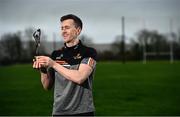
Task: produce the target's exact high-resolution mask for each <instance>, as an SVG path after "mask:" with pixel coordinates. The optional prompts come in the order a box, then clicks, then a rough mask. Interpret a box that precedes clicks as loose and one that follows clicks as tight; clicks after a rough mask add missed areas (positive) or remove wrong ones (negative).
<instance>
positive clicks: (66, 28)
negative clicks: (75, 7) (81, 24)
mask: <svg viewBox="0 0 180 117" xmlns="http://www.w3.org/2000/svg"><path fill="white" fill-rule="evenodd" d="M80 32H81V29H80V28H76V27H75V24H74V20H72V19H67V20H64V21H63V22H61V35H62V37H63V39H64V42H65V43H68V42H71V41H72V40H73V39H76V38H77V36H78V35H79V34H80Z"/></svg>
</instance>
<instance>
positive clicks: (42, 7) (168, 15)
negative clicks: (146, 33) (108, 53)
mask: <svg viewBox="0 0 180 117" xmlns="http://www.w3.org/2000/svg"><path fill="white" fill-rule="evenodd" d="M179 11H180V0H0V36H2V35H3V34H5V33H8V32H12V33H13V32H17V31H24V30H25V29H26V28H29V27H33V28H41V30H42V31H43V32H44V33H45V34H46V35H47V38H48V40H49V41H52V40H53V34H55V35H56V38H57V40H61V39H62V37H61V36H60V34H59V32H60V22H59V19H60V17H61V16H63V15H66V14H75V15H77V16H79V17H80V18H81V19H82V21H83V24H84V27H83V31H82V33H81V35H86V36H87V37H89V38H91V39H92V40H93V42H95V43H111V42H113V41H114V40H115V38H116V36H118V35H121V34H122V29H121V27H122V26H121V18H122V16H124V17H125V35H126V37H128V38H131V37H135V36H136V35H137V32H138V31H139V30H140V29H143V28H147V29H150V30H158V31H159V32H160V33H168V32H170V31H171V29H172V31H173V32H177V31H178V29H180V12H179ZM170 21H171V22H172V23H171V24H172V25H171V26H172V28H171V29H170Z"/></svg>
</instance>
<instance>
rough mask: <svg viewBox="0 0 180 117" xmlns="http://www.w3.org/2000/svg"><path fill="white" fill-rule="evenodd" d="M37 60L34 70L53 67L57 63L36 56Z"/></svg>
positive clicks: (47, 58) (44, 57) (45, 57)
mask: <svg viewBox="0 0 180 117" xmlns="http://www.w3.org/2000/svg"><path fill="white" fill-rule="evenodd" d="M35 59H36V60H34V63H33V68H35V69H40V68H42V67H45V68H47V67H52V66H53V64H54V63H55V61H53V60H52V59H51V58H49V57H47V56H36V57H35Z"/></svg>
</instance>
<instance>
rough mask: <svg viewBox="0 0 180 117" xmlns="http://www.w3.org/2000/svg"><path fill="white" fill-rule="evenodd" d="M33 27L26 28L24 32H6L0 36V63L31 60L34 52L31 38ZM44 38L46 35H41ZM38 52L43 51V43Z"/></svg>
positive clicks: (42, 52) (6, 63)
mask: <svg viewBox="0 0 180 117" xmlns="http://www.w3.org/2000/svg"><path fill="white" fill-rule="evenodd" d="M32 34H33V29H32V28H27V29H26V30H25V31H24V32H16V33H7V34H4V35H2V36H1V38H0V55H1V56H0V65H8V64H12V63H17V62H21V63H22V62H32V59H33V57H34V55H35V54H34V52H35V44H34V40H33V39H32ZM42 38H43V40H45V38H46V35H45V34H43V35H42ZM40 53H41V54H43V55H47V54H46V53H45V48H44V46H43V43H42V44H41V48H40Z"/></svg>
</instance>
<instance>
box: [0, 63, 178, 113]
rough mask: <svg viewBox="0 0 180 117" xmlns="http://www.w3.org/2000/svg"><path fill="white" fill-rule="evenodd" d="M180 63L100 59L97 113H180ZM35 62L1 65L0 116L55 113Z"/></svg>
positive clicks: (95, 98) (95, 90)
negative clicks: (104, 60) (33, 67)
mask: <svg viewBox="0 0 180 117" xmlns="http://www.w3.org/2000/svg"><path fill="white" fill-rule="evenodd" d="M179 69H180V62H175V63H173V64H170V63H169V62H159V61H155V62H149V63H147V64H142V63H140V62H128V63H126V64H122V63H120V62H99V63H98V64H97V69H96V74H95V79H94V90H93V92H94V101H95V106H96V115H121V116H125V115H128V116H131V115H137V116H138V115H139V116H140V115H148V116H153V115H156V116H159V115H162V116H165V115H169V116H170V115H180V108H179V105H180V101H179V100H180V93H179V90H180V85H179V84H180V74H179V73H178V71H179ZM52 103H53V92H52V91H49V92H47V91H44V90H43V88H42V86H41V83H40V78H39V74H38V72H36V71H35V70H33V69H32V68H31V65H29V64H27V65H13V66H8V67H0V115H51V111H52Z"/></svg>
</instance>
